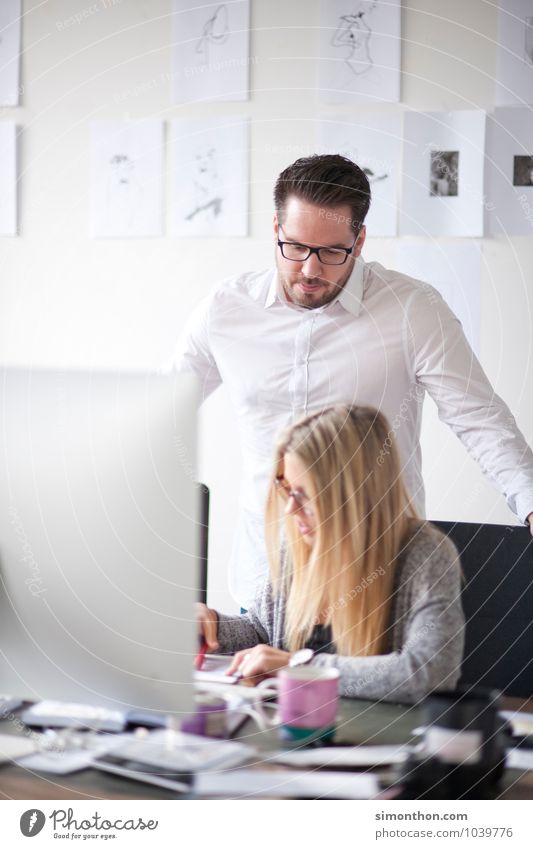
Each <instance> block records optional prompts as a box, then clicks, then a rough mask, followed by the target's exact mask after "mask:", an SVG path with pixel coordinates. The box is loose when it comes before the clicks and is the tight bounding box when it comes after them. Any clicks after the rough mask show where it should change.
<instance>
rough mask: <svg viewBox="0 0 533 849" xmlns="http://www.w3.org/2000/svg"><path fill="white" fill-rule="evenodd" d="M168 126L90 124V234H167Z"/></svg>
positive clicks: (126, 235) (119, 236)
mask: <svg viewBox="0 0 533 849" xmlns="http://www.w3.org/2000/svg"><path fill="white" fill-rule="evenodd" d="M162 156H163V124H162V122H161V121H154V120H147V121H131V122H121V121H94V122H93V123H92V125H91V172H92V173H91V227H90V229H91V235H92V236H93V237H96V238H141V237H147V236H148V237H149V236H161V235H162V223H163V222H162V212H163V193H162V169H163V158H162Z"/></svg>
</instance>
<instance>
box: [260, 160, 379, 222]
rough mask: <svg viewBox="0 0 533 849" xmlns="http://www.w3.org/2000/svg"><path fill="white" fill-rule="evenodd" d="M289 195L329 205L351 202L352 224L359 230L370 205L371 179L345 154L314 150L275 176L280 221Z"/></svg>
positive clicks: (342, 204) (323, 205)
mask: <svg viewBox="0 0 533 849" xmlns="http://www.w3.org/2000/svg"><path fill="white" fill-rule="evenodd" d="M289 197H296V198H298V199H299V200H303V201H306V202H307V203H312V204H314V205H315V206H322V207H326V208H332V207H336V206H349V207H350V210H351V221H350V224H351V227H352V229H353V230H354V232H358V231H359V230H360V228H361V225H362V223H363V221H364V220H365V217H366V214H367V212H368V209H369V207H370V183H369V182H368V179H367V177H366V174H365V173H364V171H363V170H362V169H361V168H359V166H358V165H356V164H355V162H352V160H351V159H348V158H347V157H346V156H341V155H340V154H338V153H334V154H314V155H313V156H303V157H302V158H301V159H297V160H296V162H293V163H292V165H289V166H288V167H287V168H285V170H284V171H282V172H281V174H280V175H279V177H278V179H277V180H276V185H275V187H274V205H275V208H276V212H277V215H278V219H279V221H280V223H282V221H283V213H284V211H285V207H286V204H287V200H288V198H289Z"/></svg>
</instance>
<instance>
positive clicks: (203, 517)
mask: <svg viewBox="0 0 533 849" xmlns="http://www.w3.org/2000/svg"><path fill="white" fill-rule="evenodd" d="M198 488H199V490H200V548H199V575H198V601H201V602H203V603H204V604H207V556H208V553H209V487H207V486H206V485H205V483H199V484H198Z"/></svg>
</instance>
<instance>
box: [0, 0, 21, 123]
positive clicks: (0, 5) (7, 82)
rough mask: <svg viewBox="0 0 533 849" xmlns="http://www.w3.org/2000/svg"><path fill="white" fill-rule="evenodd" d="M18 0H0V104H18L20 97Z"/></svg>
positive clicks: (19, 7) (19, 14) (19, 4)
mask: <svg viewBox="0 0 533 849" xmlns="http://www.w3.org/2000/svg"><path fill="white" fill-rule="evenodd" d="M20 17H21V3H20V0H1V2H0V106H18V104H19V98H20V91H21V89H20V83H19V78H20Z"/></svg>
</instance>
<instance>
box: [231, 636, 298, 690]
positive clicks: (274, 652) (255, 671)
mask: <svg viewBox="0 0 533 849" xmlns="http://www.w3.org/2000/svg"><path fill="white" fill-rule="evenodd" d="M290 656H291V654H290V652H288V651H282V650H281V649H274V648H272V646H267V645H264V644H261V645H259V646H253V647H252V648H250V649H244V651H238V652H237V654H236V655H235V656H234V658H233V660H232V662H231V666H230V668H229V669H228V672H227V674H228V675H239V676H241V677H242V678H245V679H247V683H249V684H257V683H258V682H259V681H262V680H263V679H264V678H272V677H273V676H274V675H276V674H277V673H278V671H279V670H280V669H283V668H284V667H285V666H287V665H288V663H289V659H290Z"/></svg>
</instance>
